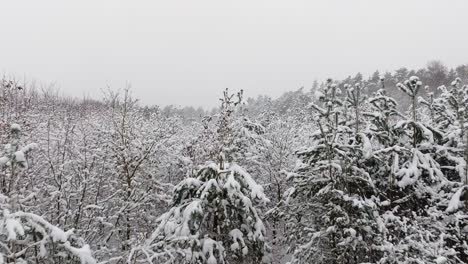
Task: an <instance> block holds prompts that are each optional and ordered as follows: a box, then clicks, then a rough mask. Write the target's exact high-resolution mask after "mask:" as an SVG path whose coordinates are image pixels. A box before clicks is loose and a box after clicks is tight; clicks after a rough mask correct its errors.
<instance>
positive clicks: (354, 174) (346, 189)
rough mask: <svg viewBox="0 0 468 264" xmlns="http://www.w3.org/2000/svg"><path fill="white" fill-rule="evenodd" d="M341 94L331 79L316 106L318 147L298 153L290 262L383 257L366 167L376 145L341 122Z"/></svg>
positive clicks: (291, 207)
mask: <svg viewBox="0 0 468 264" xmlns="http://www.w3.org/2000/svg"><path fill="white" fill-rule="evenodd" d="M347 87H349V86H347ZM338 92H339V91H338V88H337V85H336V84H335V83H333V82H332V80H331V79H330V80H328V81H327V85H326V87H325V89H324V91H323V93H322V94H321V95H320V100H321V102H322V106H318V105H315V104H312V108H313V109H314V110H315V112H316V120H317V125H318V128H319V129H318V131H317V132H316V133H315V134H314V142H313V145H312V146H311V147H309V148H306V149H304V150H301V151H299V152H298V153H297V154H298V156H299V158H300V160H301V162H300V163H299V164H298V165H297V168H296V171H295V172H294V173H292V174H291V175H290V179H291V180H292V188H291V189H289V190H288V191H287V197H286V200H287V201H286V204H287V205H288V206H287V207H288V208H287V210H288V211H287V216H288V223H287V227H288V229H289V230H288V233H289V234H290V236H289V241H290V242H291V244H292V246H291V250H292V253H293V256H292V260H291V263H363V262H375V261H376V260H378V259H379V256H380V252H379V250H376V249H375V247H376V246H377V245H379V240H380V235H379V233H378V232H379V230H378V226H377V223H376V222H375V221H374V212H375V210H376V206H377V205H376V198H375V196H376V191H375V188H374V185H373V182H372V180H371V178H370V175H369V174H368V173H367V172H366V170H365V168H366V166H365V163H366V162H367V160H368V159H372V158H373V154H372V147H371V145H370V142H369V139H368V138H367V136H366V135H365V134H364V133H361V132H359V133H356V134H353V131H355V129H357V131H359V129H358V128H359V126H357V125H356V124H355V127H348V126H346V123H345V122H343V121H342V120H341V117H340V112H341V111H342V109H343V108H342V107H343V102H342V101H341V100H340V99H339V97H338V96H337V95H338ZM358 105H359V103H358ZM358 105H353V104H350V105H349V107H350V108H353V107H356V106H358ZM353 111H354V112H357V113H359V111H358V110H357V111H356V110H355V109H354V110H353ZM353 128H354V129H353Z"/></svg>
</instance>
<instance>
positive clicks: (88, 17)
mask: <svg viewBox="0 0 468 264" xmlns="http://www.w3.org/2000/svg"><path fill="white" fill-rule="evenodd" d="M0 10H1V12H0V33H1V40H0V71H2V72H3V73H7V74H14V75H15V76H19V77H23V76H26V77H27V78H28V79H36V80H38V81H41V82H45V83H51V82H54V83H56V85H57V86H58V87H60V89H61V90H63V91H64V93H66V94H70V95H75V96H81V95H83V94H87V95H91V96H96V97H100V96H101V89H102V88H104V87H106V86H107V85H109V86H111V87H112V88H114V89H117V88H122V87H124V86H125V84H126V83H127V82H129V83H131V85H132V89H133V93H134V95H135V96H136V97H138V98H140V99H141V100H142V102H143V103H145V104H159V105H167V104H176V105H194V106H200V105H202V106H213V105H214V104H217V103H218V101H217V98H219V96H220V94H221V91H222V90H223V89H224V88H225V87H229V88H231V89H233V90H236V89H244V90H245V92H246V95H247V96H257V95H258V94H269V95H271V96H273V97H277V96H279V95H280V94H281V93H283V92H284V91H288V90H294V89H298V88H299V87H301V86H304V87H306V88H309V87H311V85H312V83H313V81H314V79H318V80H319V81H320V80H323V79H324V78H327V77H329V76H330V77H334V78H343V77H346V76H348V75H354V74H355V73H356V72H358V71H360V72H362V73H364V74H365V75H367V74H370V73H372V72H373V71H374V70H375V69H380V70H394V69H396V68H398V67H401V66H406V67H408V68H413V67H422V66H424V65H425V64H426V62H427V61H429V60H431V59H440V60H442V61H443V62H444V63H445V64H446V65H447V66H450V67H452V66H456V65H458V64H464V63H468V50H467V49H468V34H467V32H468V19H467V16H468V1H466V0H459V1H456V0H450V1H442V0H441V1H430V0H420V1H418V0H392V1H383V0H382V1H380V0H367V1H364V0H362V1H358V0H342V1H331V0H326V1H325V0H323V1H316V0H314V1H312V0H308V1H292V0H265V1H258V0H235V1H227V0H225V1H223V0H212V1H211V0H210V1H207V0H197V1H195V0H188V1H177V0H164V1H155V0H153V1H142V0H133V1H130V0H129V1H118V0H79V1H63V0H57V1H52V0H41V1H38V0H30V1H25V0H15V1H13V0H10V1H7V0H0Z"/></svg>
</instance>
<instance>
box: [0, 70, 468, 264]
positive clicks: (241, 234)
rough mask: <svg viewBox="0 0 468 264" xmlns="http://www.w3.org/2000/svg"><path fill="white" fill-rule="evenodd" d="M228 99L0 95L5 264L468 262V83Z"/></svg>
mask: <svg viewBox="0 0 468 264" xmlns="http://www.w3.org/2000/svg"><path fill="white" fill-rule="evenodd" d="M219 98H220V101H219V107H216V108H215V109H213V110H210V111H205V110H203V109H201V108H200V109H195V108H193V107H185V108H180V107H172V106H170V107H161V108H160V107H157V106H145V105H142V104H140V103H139V102H138V100H137V99H138V98H134V97H133V96H132V91H131V90H130V89H122V90H119V91H117V90H108V91H105V92H104V93H103V97H102V98H101V99H97V98H95V99H88V98H87V99H73V98H68V97H64V96H61V95H60V93H59V92H58V91H56V90H53V89H43V88H41V87H38V86H35V85H33V83H28V82H27V81H23V80H21V81H19V80H18V79H15V78H8V77H4V78H3V79H2V80H0V117H1V119H0V136H1V137H0V141H1V145H2V146H3V147H2V148H1V151H0V264H3V263H5V264H6V263H18V264H19V263H81V264H95V263H102V264H105V263H109V264H116V263H122V264H123V263H134V264H137V263H166V264H169V263H172V264H179V263H187V264H188V263H193V264H195V263H200V264H205V263H206V264H241V263H243V264H247V263H249V264H250V263H275V264H283V263H290V264H298V263H349V264H351V263H352V264H357V263H362V264H364V263H380V264H390V263H437V264H443V263H447V264H448V263H467V262H468V244H467V243H468V240H467V239H468V211H467V209H468V185H466V184H467V183H468V167H467V165H466V164H467V161H468V123H467V122H468V108H466V104H467V103H468V66H466V65H462V66H459V67H457V68H455V69H447V68H446V67H445V66H444V65H443V64H441V63H440V62H438V61H433V62H430V63H429V64H428V65H427V67H426V68H423V69H419V70H409V69H406V68H401V69H399V70H396V71H394V72H387V73H379V72H375V73H374V74H371V75H370V76H369V77H363V75H362V74H357V75H356V76H354V77H349V78H346V79H344V80H333V79H328V80H323V81H317V82H315V83H314V84H313V85H312V87H311V88H310V87H308V88H301V89H299V90H296V91H292V92H287V93H285V94H283V95H282V96H281V97H279V98H270V97H269V96H260V97H257V98H250V97H249V94H248V91H243V90H235V89H225V90H224V89H220V90H219Z"/></svg>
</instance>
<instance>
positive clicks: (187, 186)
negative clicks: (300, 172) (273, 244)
mask: <svg viewBox="0 0 468 264" xmlns="http://www.w3.org/2000/svg"><path fill="white" fill-rule="evenodd" d="M238 95H239V96H240V95H241V94H238ZM232 98H233V96H232V95H229V94H228V91H227V90H226V91H225V93H224V97H223V99H222V107H221V116H220V118H219V121H218V122H219V123H218V140H219V141H218V144H219V145H218V146H219V147H218V150H219V156H218V162H217V163H214V162H210V163H208V164H207V165H205V166H203V167H202V168H200V169H199V170H198V172H197V173H196V174H195V175H192V176H190V177H188V178H186V179H185V180H183V181H181V182H180V183H179V184H178V185H177V186H176V187H175V188H174V195H173V199H172V205H171V208H170V209H169V211H168V212H167V213H165V214H163V215H162V216H161V217H160V218H159V219H158V221H157V222H158V226H157V228H156V230H155V231H154V232H153V233H152V235H151V236H150V238H148V239H147V240H146V241H145V242H144V243H143V245H141V246H139V247H136V248H134V249H133V250H132V253H131V254H130V256H129V257H128V263H134V262H135V261H140V260H141V261H146V262H147V263H206V264H216V263H233V262H234V261H235V263H270V262H271V258H270V252H269V251H270V249H269V246H268V244H267V242H266V229H265V226H264V223H263V220H262V218H261V215H260V211H259V209H258V208H257V207H256V204H258V203H266V202H268V199H267V198H266V196H265V194H264V192H263V187H262V186H260V185H258V184H257V183H256V182H255V181H254V180H253V178H252V176H250V174H249V173H247V171H246V170H244V169H243V168H241V167H240V166H238V165H237V164H235V163H232V162H230V161H232V160H233V159H235V154H236V153H235V150H236V149H237V148H236V147H235V145H234V144H233V142H235V141H236V138H235V137H234V135H235V134H234V133H232V130H231V129H232V120H231V117H232V114H233V112H234V110H235V106H236V105H237V104H238V103H233V101H232Z"/></svg>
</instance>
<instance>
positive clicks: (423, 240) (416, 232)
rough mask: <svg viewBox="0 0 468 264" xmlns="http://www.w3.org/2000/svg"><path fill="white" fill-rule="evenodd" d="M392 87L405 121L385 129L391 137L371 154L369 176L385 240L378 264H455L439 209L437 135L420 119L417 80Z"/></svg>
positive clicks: (441, 188)
mask: <svg viewBox="0 0 468 264" xmlns="http://www.w3.org/2000/svg"><path fill="white" fill-rule="evenodd" d="M397 86H398V88H399V89H401V90H402V91H403V92H404V93H405V94H407V96H408V97H409V98H410V102H411V106H410V110H409V114H408V117H407V118H404V117H403V119H402V120H400V121H398V122H396V124H394V125H390V126H389V131H390V132H391V134H393V137H392V138H393V139H392V138H389V139H390V140H388V141H387V142H385V143H386V144H385V145H386V146H385V148H382V149H380V150H379V151H376V152H374V154H375V155H376V156H377V157H378V160H379V161H380V162H379V163H380V164H381V165H380V167H381V168H382V169H381V170H380V171H379V173H375V174H373V175H374V178H376V180H377V181H376V182H377V186H378V187H379V188H380V189H381V192H380V193H379V198H380V199H381V200H382V202H381V203H380V214H379V216H378V217H377V222H378V223H379V229H380V230H381V232H382V234H383V237H384V240H383V241H382V246H381V247H379V249H380V250H382V252H383V256H382V258H381V259H380V260H379V262H378V263H434V262H436V263H439V261H441V260H444V261H445V262H440V263H458V261H459V259H457V257H456V256H455V254H454V253H453V249H452V248H451V245H450V243H449V242H448V241H449V240H450V239H451V238H450V237H449V236H447V235H446V232H445V231H444V230H445V228H446V226H445V225H444V224H443V223H444V221H445V220H444V213H443V211H442V210H441V208H442V204H443V203H444V196H445V195H444V189H445V188H446V186H447V184H449V181H448V180H447V179H446V177H445V175H444V173H443V172H442V170H441V166H440V164H439V163H438V158H439V152H440V151H439V150H440V147H439V146H440V144H441V142H442V133H441V132H440V131H439V130H438V129H435V128H434V127H431V124H430V122H427V123H422V122H421V121H420V118H419V116H418V111H419V109H418V101H417V100H416V98H417V95H418V92H419V91H420V88H421V87H422V83H421V81H420V80H419V78H418V77H415V76H413V77H411V78H410V79H409V80H406V81H405V82H404V84H401V83H399V84H398V85H397ZM376 116H378V114H377V115H376ZM388 161H390V162H388ZM389 163H390V164H389ZM377 166H379V165H377ZM387 175H391V177H390V182H389V183H388V184H384V180H382V177H386V176H387ZM385 185H387V186H388V187H387V188H382V187H383V186H385Z"/></svg>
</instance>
